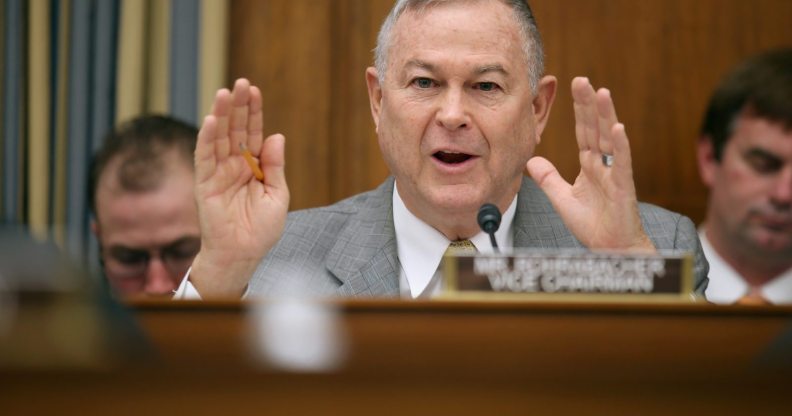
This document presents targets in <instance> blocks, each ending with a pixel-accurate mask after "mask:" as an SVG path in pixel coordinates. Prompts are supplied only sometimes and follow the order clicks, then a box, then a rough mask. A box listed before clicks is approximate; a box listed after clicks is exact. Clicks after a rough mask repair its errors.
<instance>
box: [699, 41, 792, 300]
mask: <svg viewBox="0 0 792 416" xmlns="http://www.w3.org/2000/svg"><path fill="white" fill-rule="evenodd" d="M698 163H699V171H700V173H701V178H702V180H703V181H704V183H705V184H706V185H707V186H708V187H709V188H710V195H709V204H708V207H707V214H706V219H705V221H704V223H703V224H702V226H701V227H700V232H699V233H700V238H701V241H702V245H703V247H704V251H705V254H706V256H707V259H708V260H709V263H710V274H709V277H710V283H709V287H708V288H707V291H706V295H707V299H708V300H710V301H712V302H715V303H726V304H729V303H772V304H781V303H787V304H789V303H792V48H786V49H779V50H774V51H770V52H766V53H764V54H761V55H758V56H756V57H753V58H751V59H749V60H748V61H746V62H744V63H743V64H742V65H740V66H739V67H737V68H736V69H735V70H734V71H733V72H731V73H730V74H729V75H728V76H727V77H726V78H725V79H724V80H723V81H722V82H721V84H720V86H719V87H718V88H717V89H716V91H715V93H714V94H713V96H712V98H711V99H710V103H709V107H708V109H707V112H706V113H705V117H704V122H703V125H702V130H701V136H700V140H699V144H698Z"/></svg>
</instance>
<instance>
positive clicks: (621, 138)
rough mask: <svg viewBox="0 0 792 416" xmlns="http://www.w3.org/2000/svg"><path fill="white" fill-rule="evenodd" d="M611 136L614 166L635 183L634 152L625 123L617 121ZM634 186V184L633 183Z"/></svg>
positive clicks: (624, 176) (631, 182)
mask: <svg viewBox="0 0 792 416" xmlns="http://www.w3.org/2000/svg"><path fill="white" fill-rule="evenodd" d="M611 136H612V137H613V168H614V169H617V170H618V172H622V173H624V175H618V176H617V177H623V178H625V179H626V180H628V181H629V183H630V184H633V179H632V152H631V151H630V140H629V139H628V138H627V132H626V130H625V128H624V124H622V123H616V124H614V125H613V127H612V128H611ZM633 186H634V184H633Z"/></svg>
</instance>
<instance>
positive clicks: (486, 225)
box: [478, 204, 501, 253]
mask: <svg viewBox="0 0 792 416" xmlns="http://www.w3.org/2000/svg"><path fill="white" fill-rule="evenodd" d="M500 222H501V213H500V210H499V209H498V207H496V206H495V205H493V204H484V205H482V206H481V208H479V212H478V224H479V227H481V229H482V230H483V231H484V232H485V233H487V234H489V236H490V243H492V248H493V249H494V250H495V252H496V253H499V252H500V250H498V242H497V241H495V231H498V227H500Z"/></svg>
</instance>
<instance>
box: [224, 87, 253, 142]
mask: <svg viewBox="0 0 792 416" xmlns="http://www.w3.org/2000/svg"><path fill="white" fill-rule="evenodd" d="M249 103H250V81H248V80H246V79H244V78H240V79H238V80H236V82H235V83H234V91H233V92H232V93H231V117H230V120H229V126H228V128H229V133H230V146H231V154H239V153H240V148H239V144H240V143H245V144H247V130H248V112H249V111H250V106H249Z"/></svg>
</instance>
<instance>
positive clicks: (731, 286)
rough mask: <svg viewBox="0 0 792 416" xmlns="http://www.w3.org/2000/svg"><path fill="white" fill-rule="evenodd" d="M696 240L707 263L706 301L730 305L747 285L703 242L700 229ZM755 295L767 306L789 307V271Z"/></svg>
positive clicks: (791, 295) (791, 281) (791, 286)
mask: <svg viewBox="0 0 792 416" xmlns="http://www.w3.org/2000/svg"><path fill="white" fill-rule="evenodd" d="M699 240H701V248H702V249H703V250H704V256H705V257H707V261H708V262H709V285H708V286H707V290H706V291H705V295H706V297H707V300H708V301H710V302H712V303H720V304H732V303H736V302H737V301H738V300H739V299H740V298H742V297H743V296H745V295H747V294H748V292H749V290H750V287H749V285H748V283H747V282H746V281H745V280H744V279H743V278H742V276H740V274H739V273H737V271H736V270H734V268H733V267H731V266H730V265H729V263H727V262H726V260H724V259H723V257H721V256H720V255H719V254H718V253H717V252H716V251H715V249H714V248H713V247H712V244H710V242H709V240H707V233H705V232H704V228H703V227H701V228H699ZM758 290H759V293H760V294H761V295H762V297H763V298H765V299H767V301H768V302H770V303H772V304H776V305H780V304H792V268H790V269H789V270H787V271H786V272H784V273H783V274H782V275H780V276H778V277H776V278H775V279H773V280H771V281H769V282H767V283H765V284H764V285H763V286H761V287H760V288H759V289H758Z"/></svg>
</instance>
